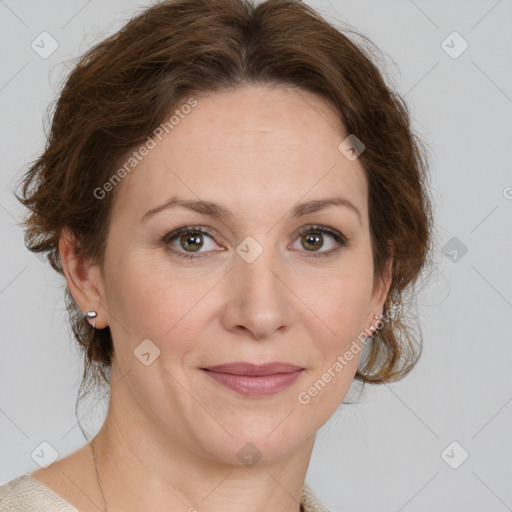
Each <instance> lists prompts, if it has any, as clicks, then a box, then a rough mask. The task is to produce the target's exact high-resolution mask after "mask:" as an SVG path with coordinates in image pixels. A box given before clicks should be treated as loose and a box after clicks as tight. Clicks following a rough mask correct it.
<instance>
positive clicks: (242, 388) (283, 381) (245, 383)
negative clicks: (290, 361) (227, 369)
mask: <svg viewBox="0 0 512 512" xmlns="http://www.w3.org/2000/svg"><path fill="white" fill-rule="evenodd" d="M303 371H304V370H298V371H296V372H291V373H276V374H274V375H264V376H263V375H261V376H258V377H252V376H248V375H231V374H230V373H220V372H213V371H209V370H203V372H204V373H206V374H207V375H208V376H209V377H211V378H212V379H214V380H216V381H217V382H219V383H220V384H222V385H224V386H226V387H227V388H229V389H232V390H233V391H236V392H237V393H239V394H241V395H244V396H269V395H274V394H275V393H279V392H280V391H283V390H284V389H286V388H288V387H290V386H291V385H292V384H293V383H294V382H295V381H296V380H297V379H298V378H299V377H300V375H301V374H302V372H303Z"/></svg>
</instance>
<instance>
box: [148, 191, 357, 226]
mask: <svg viewBox="0 0 512 512" xmlns="http://www.w3.org/2000/svg"><path fill="white" fill-rule="evenodd" d="M177 206H181V207H183V208H188V209H189V210H193V211H195V212H198V213H200V214H202V215H210V216H212V217H217V218H219V219H228V218H232V217H234V214H233V212H232V211H231V210H228V209H227V208H225V207H224V206H221V205H220V204H217V203H212V202H211V201H204V200H191V199H180V198H179V197H172V198H171V199H169V200H168V201H166V202H165V203H164V204H162V205H160V206H157V207H156V208H152V209H151V210H149V211H147V212H146V213H145V214H144V215H143V216H142V218H141V221H142V222H144V221H146V220H147V219H148V218H149V217H152V216H153V215H155V214H157V213H159V212H161V211H162V210H166V209H168V208H173V207H177ZM330 206H344V207H346V208H348V209H350V210H351V211H352V212H354V213H355V214H356V215H357V217H358V220H359V224H361V225H362V215H361V212H360V211H359V210H358V209H357V207H356V206H355V205H354V204H353V203H352V202H350V201H349V200H348V199H345V198H343V197H330V198H327V199H315V200H312V201H307V202H302V203H298V204H296V205H295V206H294V207H293V208H292V210H291V212H290V217H292V218H298V217H303V216H304V215H309V214H311V213H315V212H318V211H320V210H323V209H325V208H328V207H330Z"/></svg>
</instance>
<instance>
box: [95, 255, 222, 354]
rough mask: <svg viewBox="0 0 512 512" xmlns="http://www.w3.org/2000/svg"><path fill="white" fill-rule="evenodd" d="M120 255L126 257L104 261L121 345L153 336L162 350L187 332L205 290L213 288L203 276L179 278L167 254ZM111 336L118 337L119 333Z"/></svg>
mask: <svg viewBox="0 0 512 512" xmlns="http://www.w3.org/2000/svg"><path fill="white" fill-rule="evenodd" d="M116 254H123V257H117V256H113V257H111V258H110V261H108V260H106V266H105V267H106V275H107V276H108V277H107V279H106V281H105V283H106V286H105V288H106V289H105V293H106V298H107V304H108V310H109V313H110V314H111V316H112V318H111V322H110V323H111V326H112V327H111V328H114V330H115V331H119V332H118V335H119V336H120V338H119V339H123V342H124V340H126V337H127V336H129V337H130V338H131V339H132V344H137V343H140V341H142V340H143V339H146V338H149V339H151V340H154V341H155V343H157V344H158V345H159V346H163V344H164V343H167V341H168V339H169V338H173V334H175V333H177V332H181V331H183V329H186V326H187V325H189V324H190V319H191V318H193V317H195V316H196V315H197V311H196V310H200V309H201V307H200V306H201V301H202V298H203V296H204V294H205V292H206V291H207V290H209V289H210V288H211V287H212V286H213V285H214V284H215V280H214V278H213V277H212V276H211V275H210V276H207V275H205V274H204V273H202V274H201V275H196V276H194V275H191V274H190V272H188V273H186V274H185V275H180V273H179V272H176V268H175V267H173V266H172V265H170V264H169V262H168V261H167V260H166V258H165V255H160V254H159V255H158V257H151V255H148V254H147V251H140V252H138V251H133V250H132V251H129V250H126V251H122V250H120V251H118V252H117V253H116ZM128 333H129V335H128ZM113 336H114V339H117V338H116V333H115V332H113ZM185 339H186V338H185Z"/></svg>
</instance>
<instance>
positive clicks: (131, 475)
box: [94, 387, 314, 512]
mask: <svg viewBox="0 0 512 512" xmlns="http://www.w3.org/2000/svg"><path fill="white" fill-rule="evenodd" d="M114 391H119V387H117V388H115V387H114ZM125 400H126V397H123V396H122V394H120V393H113V394H112V395H111V401H110V405H109V410H108V414H107V418H106V420H105V423H104V425H103V427H102V428H101V430H100V432H99V433H98V435H97V436H96V437H95V439H94V450H95V458H96V469H97V470H98V476H99V482H98V484H99V488H100V489H101V491H102V494H103V498H104V501H105V502H106V504H108V512H116V511H117V510H123V511H124V512H132V511H133V512H135V511H140V510H159V511H160V510H162V511H167V510H169V511H172V510H187V511H190V512H194V511H195V510H205V511H207V510H223V511H225V512H231V511H235V510H236V512H246V511H247V512H249V511H251V512H266V511H268V510H282V511H286V512H300V510H301V508H300V498H301V492H302V488H303V485H304V479H305V475H306V472H307V468H308V464H309V460H310V457H311V452H312V449H313V445H314V437H311V438H308V439H306V440H305V442H304V443H303V444H302V445H300V446H299V447H298V449H297V450H295V451H293V452H292V453H291V454H289V455H288V456H285V457H282V458H280V459H279V460H277V461H275V460H267V461H261V460H260V461H258V462H256V464H254V465H252V466H249V465H247V466H246V465H244V464H241V463H240V464H233V463H230V462H229V461H227V462H226V461H223V460H219V458H218V457H215V456H213V455H211V454H209V453H208V452H207V451H205V450H204V449H201V447H197V446H195V445H194V443H190V442H188V440H186V441H185V442H183V439H182V438H180V437H179V436H176V435H175V434H174V432H171V433H169V428H168V427H167V426H165V427H166V428H160V427H161V426H160V425H159V424H158V422H157V421H155V419H154V418H150V417H147V416H146V415H145V413H144V411H143V410H139V411H137V414H127V413H126V411H127V410H133V407H134V404H128V405H130V407H131V409H130V408H127V406H126V402H125ZM173 434H174V435H173Z"/></svg>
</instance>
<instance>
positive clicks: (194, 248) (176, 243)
mask: <svg viewBox="0 0 512 512" xmlns="http://www.w3.org/2000/svg"><path fill="white" fill-rule="evenodd" d="M162 242H163V243H164V244H166V245H170V246H171V247H172V248H173V249H171V247H170V248H169V249H170V250H171V251H172V252H174V253H176V254H178V256H182V257H184V258H198V257H200V256H199V255H200V254H202V253H205V252H210V251H211V250H215V248H216V247H218V246H217V244H216V243H215V242H214V240H213V234H212V233H210V231H209V230H206V229H204V228H196V227H194V226H185V227H182V228H179V229H176V230H175V231H172V232H171V233H168V234H167V235H165V236H164V237H163V239H162ZM201 249H205V250H203V251H202V250H201Z"/></svg>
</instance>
